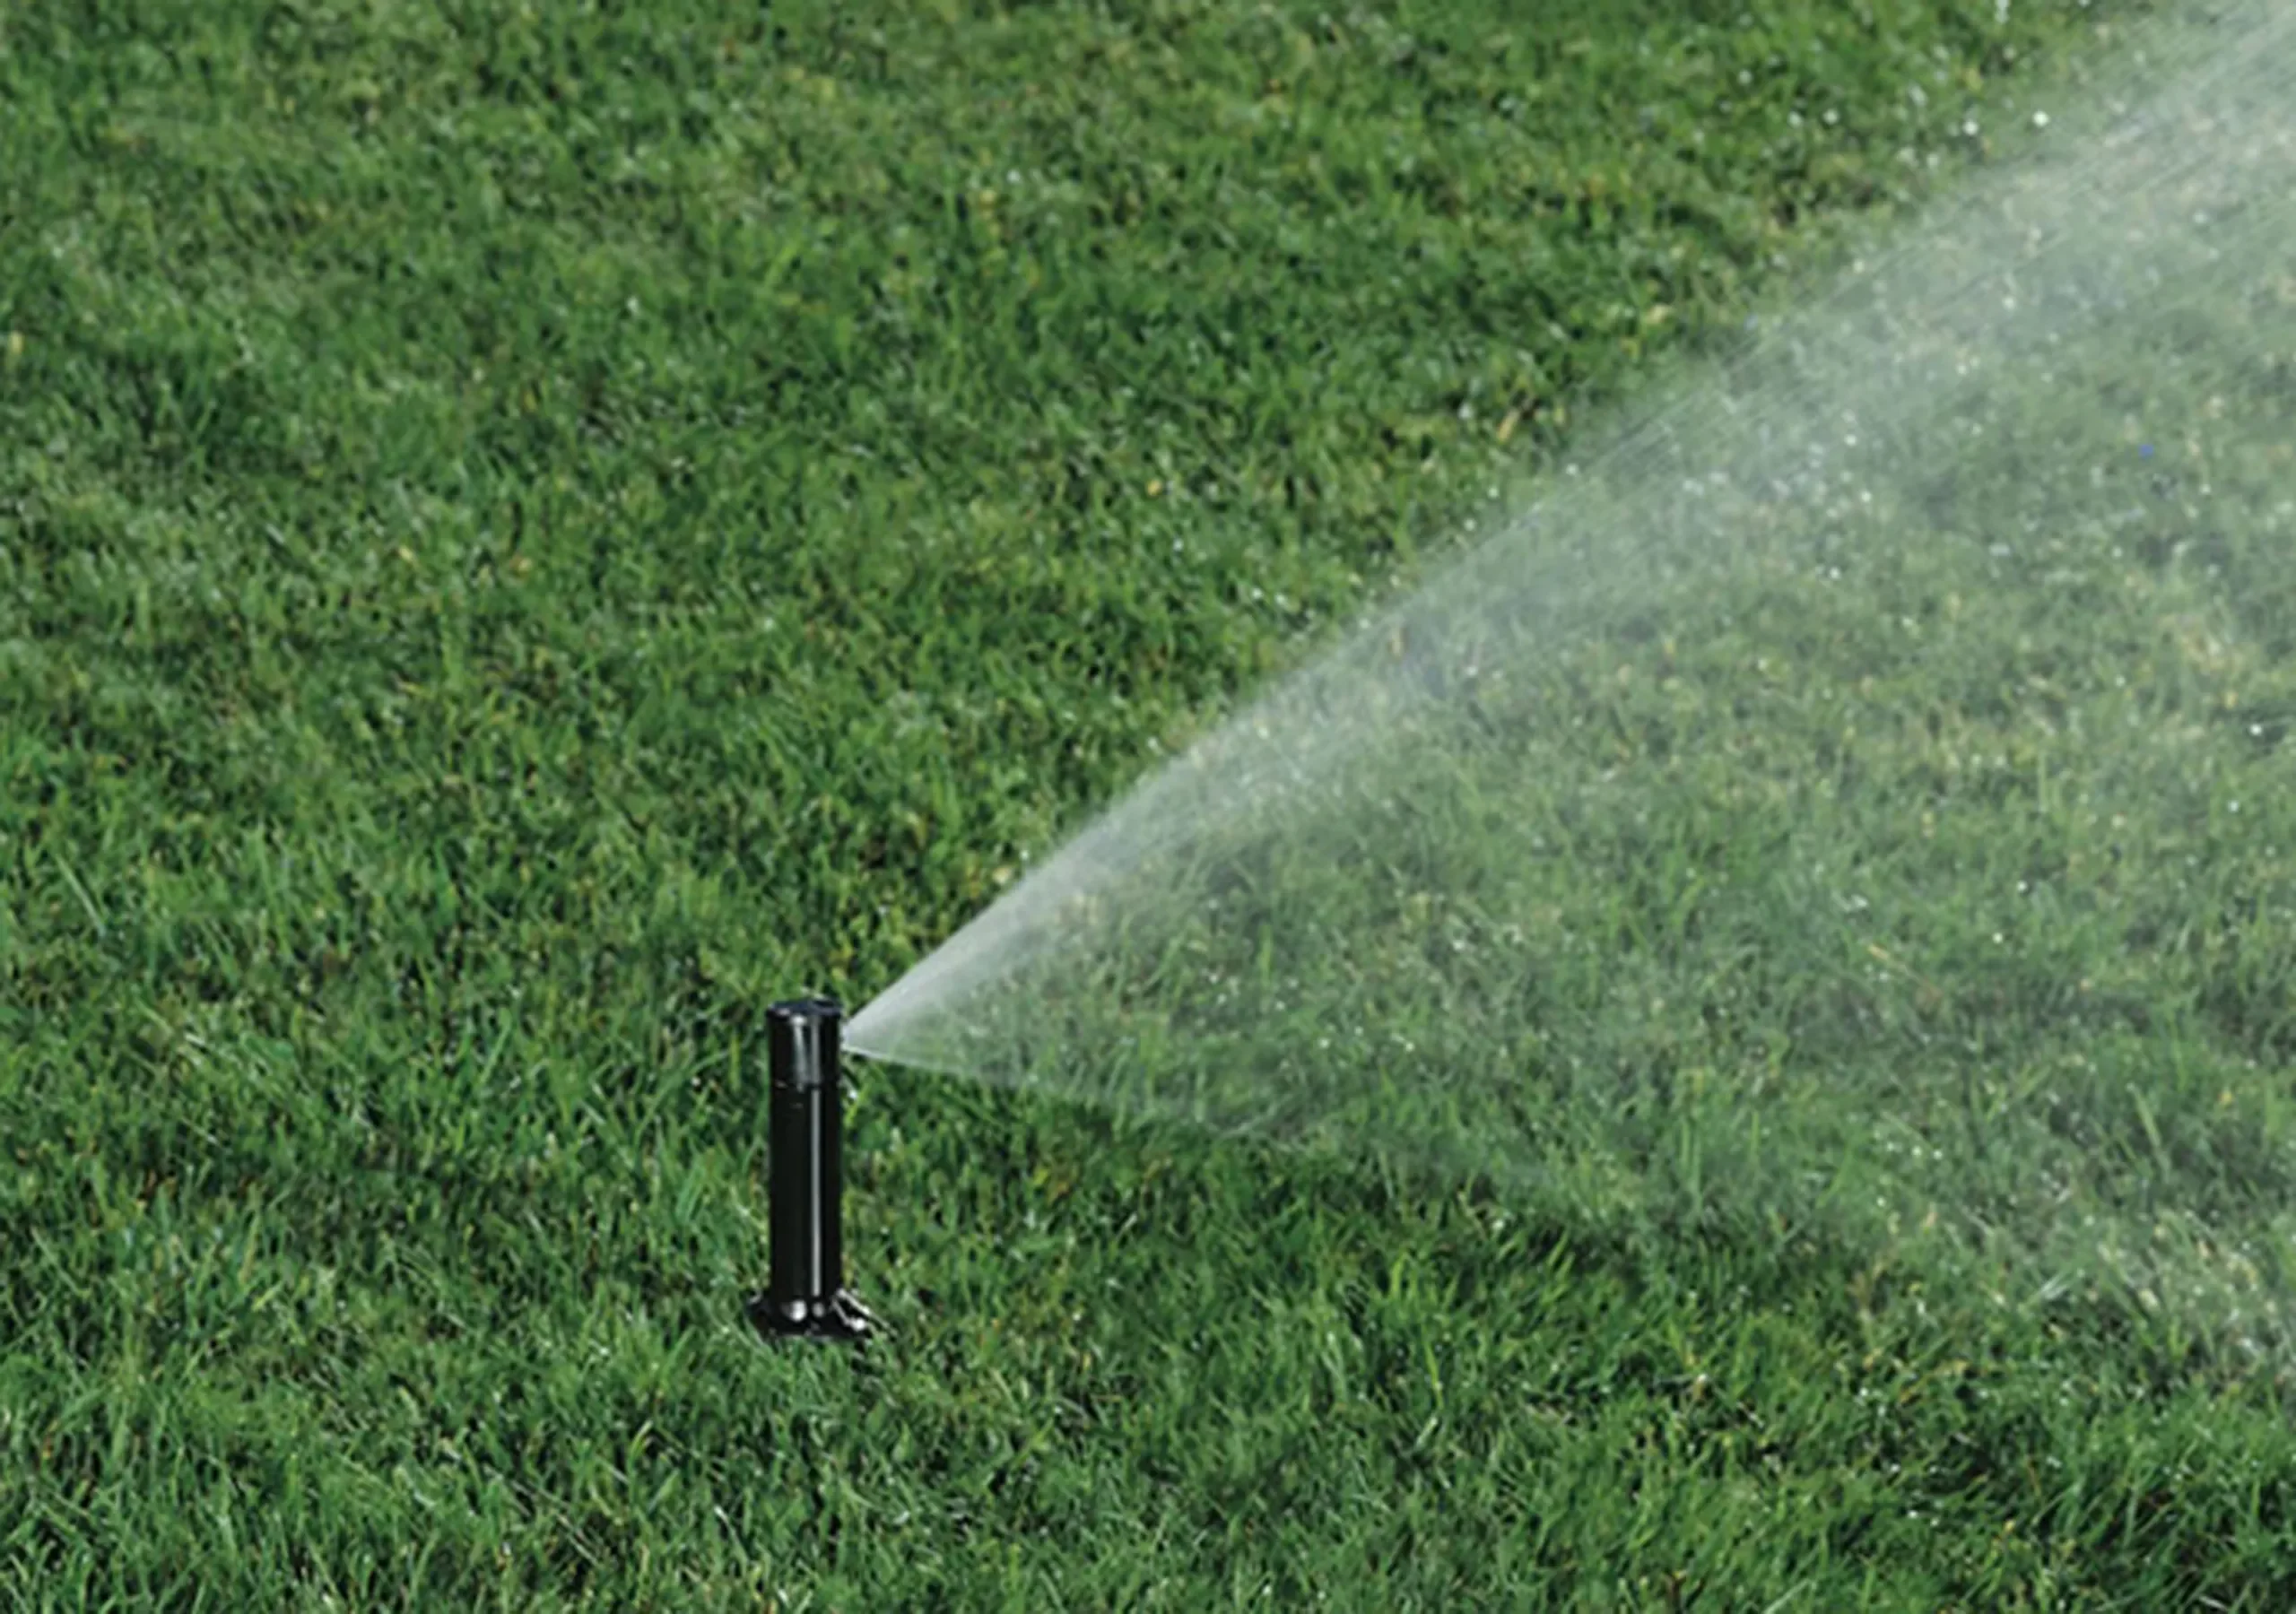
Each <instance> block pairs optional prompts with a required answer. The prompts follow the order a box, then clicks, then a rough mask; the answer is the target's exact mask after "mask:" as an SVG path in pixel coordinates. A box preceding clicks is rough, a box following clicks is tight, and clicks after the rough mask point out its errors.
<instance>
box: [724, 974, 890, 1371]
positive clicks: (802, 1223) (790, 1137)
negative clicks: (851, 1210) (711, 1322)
mask: <svg viewBox="0 0 2296 1614" xmlns="http://www.w3.org/2000/svg"><path fill="white" fill-rule="evenodd" d="M844 1014H845V1011H844V1010H843V1009H842V1008H841V1007H839V1004H838V1003H837V1002H835V1001H834V1000H832V999H830V998H799V999H796V1000H795V1001H793V1002H786V1003H776V1004H774V1005H773V1007H772V1008H770V1009H769V1010H767V1011H765V1040H766V1063H767V1066H768V1069H769V1071H770V1075H771V1086H770V1100H771V1107H770V1111H769V1119H768V1132H769V1133H770V1152H771V1163H770V1180H769V1182H768V1184H767V1187H768V1190H769V1192H770V1196H771V1202H772V1218H773V1219H772V1228H771V1244H772V1279H771V1283H770V1287H769V1288H768V1289H766V1291H765V1292H764V1293H763V1294H761V1295H758V1296H755V1297H752V1299H751V1301H750V1321H751V1322H752V1323H755V1324H756V1325H757V1328H758V1332H761V1333H762V1334H764V1335H766V1336H767V1337H768V1338H769V1339H803V1340H847V1341H861V1340H865V1339H867V1338H868V1337H869V1334H870V1332H871V1330H872V1328H873V1327H874V1323H875V1319H874V1318H873V1317H871V1316H870V1315H869V1312H868V1309H867V1308H866V1307H865V1306H863V1305H862V1304H861V1302H860V1301H858V1300H857V1299H855V1298H854V1297H853V1296H852V1294H851V1293H849V1292H848V1290H847V1289H846V1288H845V1237H844V1230H843V1226H842V1218H841V1213H840V1207H839V1199H840V1196H841V1195H842V1194H843V1192H844V1186H845V1167H844V1158H843V1151H844V1138H843V1131H844V1114H845V1098H844V1093H843V1090H842V1089H840V1088H839V1083H838V1026H839V1022H840V1021H841V1020H843V1018H844Z"/></svg>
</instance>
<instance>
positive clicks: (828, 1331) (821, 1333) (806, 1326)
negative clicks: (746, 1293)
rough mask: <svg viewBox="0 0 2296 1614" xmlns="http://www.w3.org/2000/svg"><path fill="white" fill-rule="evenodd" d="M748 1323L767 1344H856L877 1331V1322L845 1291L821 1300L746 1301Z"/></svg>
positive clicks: (759, 1298) (765, 1298)
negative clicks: (828, 1342) (765, 1339)
mask: <svg viewBox="0 0 2296 1614" xmlns="http://www.w3.org/2000/svg"><path fill="white" fill-rule="evenodd" d="M750 1321H751V1323H753V1324H755V1325H756V1328H757V1331H758V1332H760V1333H761V1334H763V1335H764V1336H765V1337H766V1338H767V1339H769V1340H841V1341H846V1342H848V1343H850V1344H856V1345H857V1344H859V1343H861V1342H862V1341H865V1340H867V1339H868V1338H870V1336H871V1335H873V1334H874V1333H875V1332H876V1330H877V1319H876V1318H875V1317H874V1316H872V1315H870V1312H869V1308H868V1307H867V1306H864V1305H862V1304H861V1302H860V1301H859V1300H858V1299H857V1298H856V1297H854V1295H853V1293H852V1291H851V1290H849V1289H839V1290H838V1291H837V1293H835V1294H833V1295H831V1296H830V1297H827V1298H826V1299H821V1300H776V1299H775V1298H773V1297H772V1296H770V1295H757V1296H753V1297H751V1300H750Z"/></svg>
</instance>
